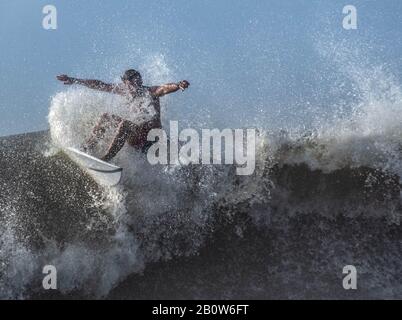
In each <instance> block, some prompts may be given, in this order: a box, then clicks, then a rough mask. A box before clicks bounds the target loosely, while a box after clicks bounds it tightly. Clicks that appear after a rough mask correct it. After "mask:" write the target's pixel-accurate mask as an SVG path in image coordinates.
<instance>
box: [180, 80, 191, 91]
mask: <svg viewBox="0 0 402 320" xmlns="http://www.w3.org/2000/svg"><path fill="white" fill-rule="evenodd" d="M189 85H190V82H188V81H187V80H183V81H180V82H179V83H178V86H179V88H180V89H181V90H182V91H184V90H186V89H187V88H188V87H189Z"/></svg>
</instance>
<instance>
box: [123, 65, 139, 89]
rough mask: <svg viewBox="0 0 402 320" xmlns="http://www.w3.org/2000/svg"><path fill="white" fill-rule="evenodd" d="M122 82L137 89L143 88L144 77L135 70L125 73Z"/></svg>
mask: <svg viewBox="0 0 402 320" xmlns="http://www.w3.org/2000/svg"><path fill="white" fill-rule="evenodd" d="M121 80H122V81H123V82H124V83H127V84H131V85H133V86H135V87H142V77H141V74H140V73H139V72H138V71H137V70H134V69H129V70H127V71H126V72H124V74H123V76H122V77H121Z"/></svg>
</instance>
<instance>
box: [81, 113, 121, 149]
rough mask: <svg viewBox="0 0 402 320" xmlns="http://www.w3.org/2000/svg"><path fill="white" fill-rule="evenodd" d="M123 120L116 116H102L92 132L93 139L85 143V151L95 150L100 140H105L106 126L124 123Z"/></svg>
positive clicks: (106, 114) (105, 114)
mask: <svg viewBox="0 0 402 320" xmlns="http://www.w3.org/2000/svg"><path fill="white" fill-rule="evenodd" d="M122 120H123V119H122V118H120V117H119V116H116V115H114V114H112V115H110V114H108V113H104V114H102V116H101V117H100V119H99V121H98V123H97V124H96V126H95V127H94V129H93V131H92V135H91V137H90V138H89V139H88V141H87V142H86V143H85V145H84V150H85V151H87V149H89V150H91V149H93V148H94V147H95V146H96V144H97V142H98V141H99V139H102V138H103V135H104V134H105V132H106V124H113V123H120V122H122Z"/></svg>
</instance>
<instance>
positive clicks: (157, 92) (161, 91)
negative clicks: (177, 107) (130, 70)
mask: <svg viewBox="0 0 402 320" xmlns="http://www.w3.org/2000/svg"><path fill="white" fill-rule="evenodd" d="M189 85H190V83H189V82H188V81H187V80H183V81H180V82H178V83H167V84H163V85H161V86H157V87H152V88H151V91H152V94H153V95H154V96H156V97H162V96H164V95H166V94H169V93H173V92H176V91H178V90H180V89H181V90H182V91H184V90H186V89H187V88H188V87H189Z"/></svg>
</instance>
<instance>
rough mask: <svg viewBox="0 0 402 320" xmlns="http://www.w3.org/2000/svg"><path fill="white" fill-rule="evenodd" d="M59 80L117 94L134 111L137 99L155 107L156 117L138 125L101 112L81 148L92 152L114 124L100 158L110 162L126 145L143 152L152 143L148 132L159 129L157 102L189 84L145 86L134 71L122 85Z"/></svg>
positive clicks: (91, 81)
mask: <svg viewBox="0 0 402 320" xmlns="http://www.w3.org/2000/svg"><path fill="white" fill-rule="evenodd" d="M57 79H58V80H59V81H62V82H64V84H65V85H73V84H79V85H83V86H86V87H88V88H90V89H95V90H99V91H105V92H110V93H115V94H119V95H121V96H124V97H126V98H127V100H128V101H129V103H130V104H131V105H132V106H133V107H134V108H136V107H137V106H136V105H135V103H136V99H138V98H145V99H149V105H148V107H150V108H152V107H153V108H154V110H155V115H154V116H153V117H152V119H150V120H147V121H145V122H143V123H141V124H135V123H134V122H132V121H129V120H127V119H123V118H121V117H119V116H117V115H114V114H109V113H104V114H103V115H102V116H101V117H100V119H99V121H98V123H97V124H96V126H95V127H94V129H93V131H92V136H91V137H90V139H89V140H88V141H87V142H86V144H85V145H84V147H83V149H84V150H85V151H87V150H92V149H93V148H94V147H95V146H96V144H97V142H98V141H99V139H102V138H103V135H104V133H105V131H106V127H107V125H114V126H116V127H117V133H116V135H115V137H114V139H113V141H112V143H111V144H110V146H109V148H108V150H107V152H106V154H105V155H104V156H103V157H102V158H101V160H104V161H110V160H111V159H113V157H115V156H116V155H117V153H118V152H119V151H120V150H121V148H123V146H124V144H125V143H126V142H127V143H128V144H129V145H130V146H132V147H134V148H136V149H139V150H141V151H143V152H146V151H147V150H148V148H149V146H150V145H151V144H152V142H150V141H148V140H147V135H148V132H149V131H150V130H152V129H161V128H162V123H161V114H160V101H159V98H160V97H162V96H164V95H167V94H170V93H173V92H176V91H178V90H180V89H181V90H183V91H184V90H185V89H187V88H188V86H189V85H190V83H189V82H188V81H187V80H183V81H180V82H178V83H167V84H164V85H160V86H151V87H148V86H144V85H143V82H142V77H141V74H140V73H139V72H138V71H136V70H133V69H130V70H127V71H126V72H125V73H124V75H123V76H122V77H121V80H122V82H121V83H119V84H109V83H105V82H102V81H100V80H84V79H77V78H72V77H69V76H67V75H64V74H63V75H59V76H57Z"/></svg>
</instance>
